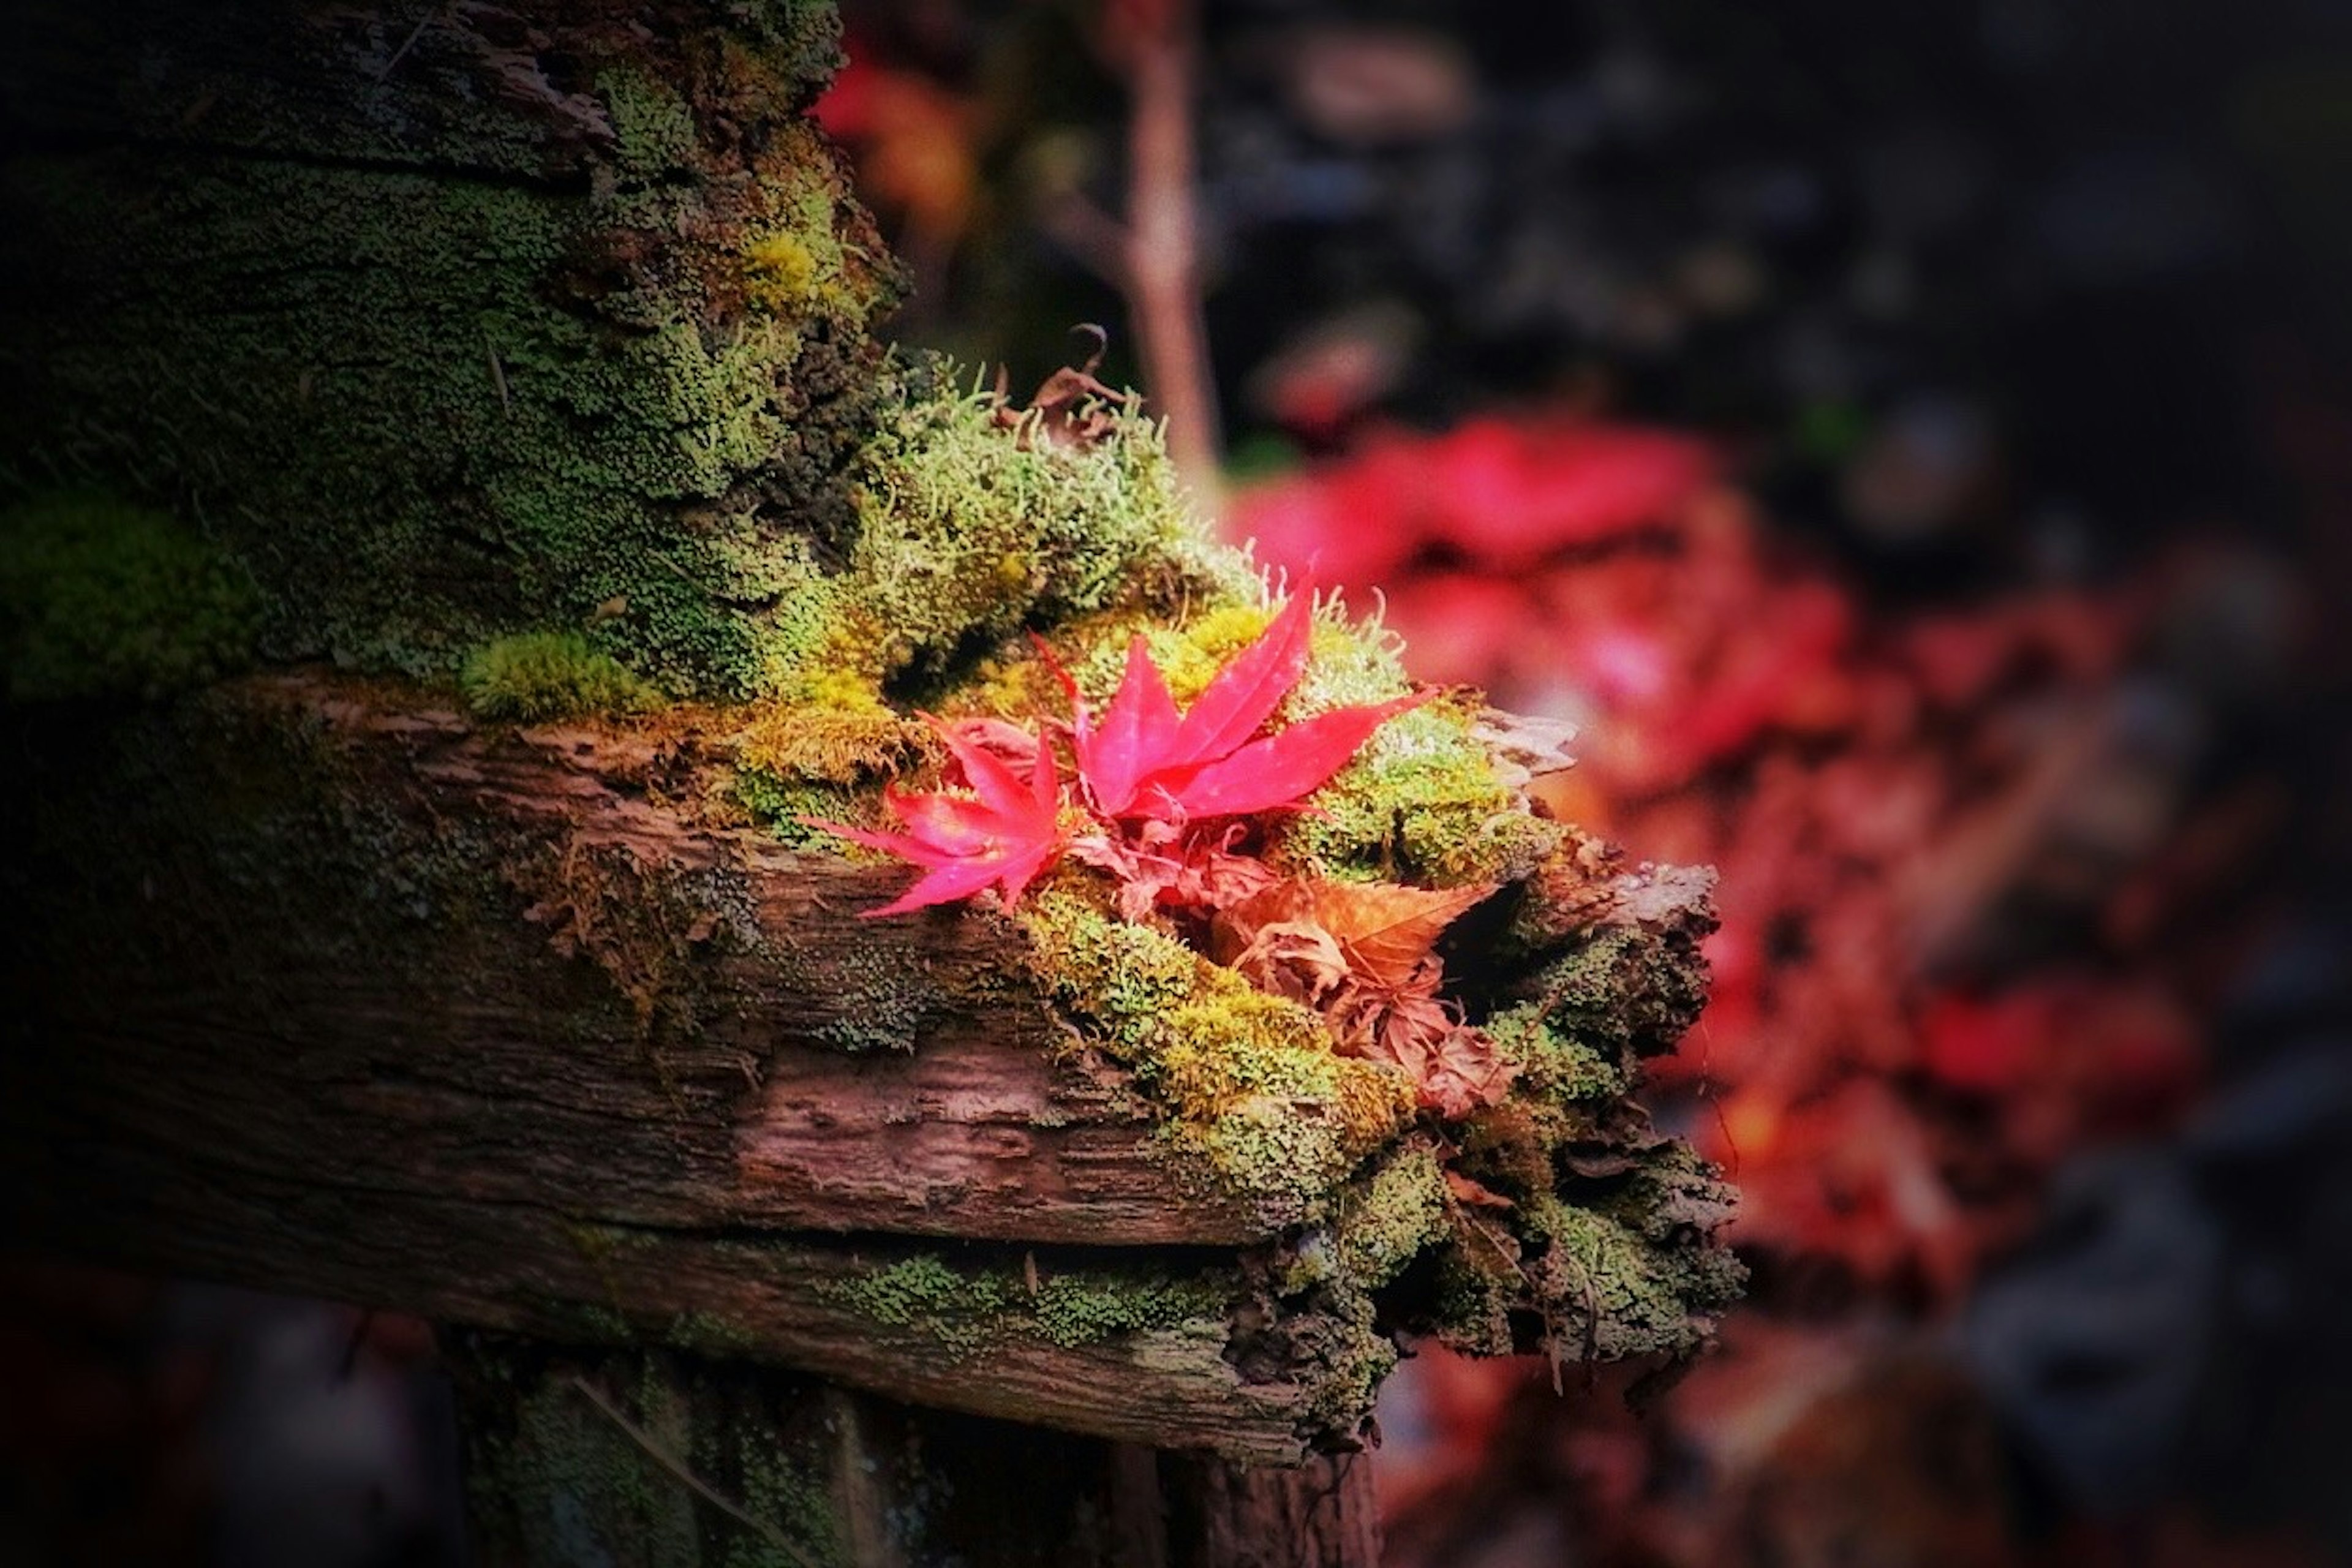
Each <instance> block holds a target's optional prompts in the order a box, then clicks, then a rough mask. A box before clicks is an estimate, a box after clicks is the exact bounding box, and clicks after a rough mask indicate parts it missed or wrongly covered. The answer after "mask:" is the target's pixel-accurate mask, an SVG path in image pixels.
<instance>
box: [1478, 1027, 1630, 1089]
mask: <svg viewBox="0 0 2352 1568" xmlns="http://www.w3.org/2000/svg"><path fill="white" fill-rule="evenodd" d="M1486 1033H1487V1034H1488V1035H1490V1036H1492V1037H1494V1040H1495V1043H1496V1045H1497V1046H1499V1047H1501V1048H1502V1051H1503V1054H1504V1055H1505V1056H1506V1057H1507V1058H1510V1059H1511V1060H1512V1061H1513V1062H1514V1063H1516V1064H1517V1067H1518V1069H1519V1084H1520V1086H1521V1089H1522V1090H1523V1091H1524V1092H1526V1093H1528V1094H1530V1095H1534V1096H1537V1097H1539V1098H1542V1099H1545V1100H1554V1101H1562V1102H1564V1101H1573V1100H1586V1101H1600V1100H1613V1099H1615V1098H1617V1097H1618V1096H1620V1095H1622V1094H1625V1093H1626V1092H1628V1091H1629V1090H1630V1089H1632V1088H1633V1083H1632V1080H1631V1075H1630V1074H1629V1073H1628V1072H1627V1070H1626V1068H1625V1064H1624V1059H1623V1058H1622V1056H1621V1055H1619V1054H1617V1053H1615V1052H1609V1053H1603V1052H1602V1051H1601V1050H1598V1049H1595V1048H1594V1047H1593V1046H1592V1045H1591V1044H1590V1043H1589V1042H1588V1041H1587V1040H1586V1039H1583V1038H1580V1037H1577V1036H1575V1035H1571V1034H1566V1033H1563V1032H1562V1031H1561V1030H1559V1028H1556V1027H1554V1026H1553V1025H1552V1024H1551V1023H1550V1022H1549V1020H1548V1019H1547V1017H1546V1016H1545V1009H1544V1007H1543V1005H1541V1004H1540V1003H1521V1004H1519V1005H1517V1006H1514V1007H1508V1008H1506V1009H1504V1010H1503V1011H1501V1012H1498V1013H1496V1014H1495V1015H1494V1016H1492V1017H1490V1018H1488V1019H1487V1020H1486Z"/></svg>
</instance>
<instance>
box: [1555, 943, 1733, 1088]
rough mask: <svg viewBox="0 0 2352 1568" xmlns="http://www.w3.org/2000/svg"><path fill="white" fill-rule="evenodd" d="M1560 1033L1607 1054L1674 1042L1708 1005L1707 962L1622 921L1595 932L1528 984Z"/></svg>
mask: <svg viewBox="0 0 2352 1568" xmlns="http://www.w3.org/2000/svg"><path fill="white" fill-rule="evenodd" d="M1529 989H1531V990H1532V991H1534V993H1535V994H1537V996H1538V998H1539V1005H1540V1008H1541V1014H1542V1017H1543V1019H1544V1021H1545V1022H1546V1023H1547V1024H1548V1025H1549V1026H1550V1027H1551V1029H1552V1030H1554V1031H1555V1032H1556V1033H1557V1034H1559V1035H1560V1036H1563V1037H1567V1038H1570V1039H1573V1040H1578V1041H1581V1042H1585V1043H1587V1044H1588V1045H1591V1046H1596V1047H1601V1048H1602V1049H1604V1050H1606V1051H1609V1052H1612V1053H1613V1052H1616V1051H1619V1050H1630V1051H1633V1052H1636V1053H1638V1054H1640V1055H1643V1056H1655V1055H1657V1054H1659V1053H1661V1052H1664V1051H1670V1050H1672V1049H1673V1048H1674V1047H1675V1042H1676V1041H1677V1040H1679V1039H1681V1038H1682V1037H1683V1035H1684V1033H1685V1031H1686V1030H1688V1029H1689V1027H1690V1026H1691V1025H1692V1024H1693V1023H1694V1022H1696V1019H1697V1017H1698V1015H1699V1010H1700V1009H1701V1008H1702V1007H1704V1006H1705V1005H1706V961H1705V959H1704V958H1702V957H1701V956H1699V954H1698V953H1697V952H1695V951H1694V952H1675V951H1673V950H1670V949H1664V948H1662V947H1661V944H1660V943H1659V942H1658V941H1657V940H1656V939H1655V938H1654V937H1653V936H1650V935H1647V934H1645V933H1644V932H1643V931H1639V930H1637V929H1631V928H1625V927H1616V928H1609V929H1603V930H1601V931H1594V932H1592V933H1591V934H1590V935H1588V936H1587V937H1585V938H1584V939H1583V940H1581V941H1578V942H1573V943H1572V944H1571V945H1570V947H1569V948H1568V950H1567V951H1566V952H1562V953H1561V954H1560V955H1559V957H1557V958H1555V959H1554V960H1553V961H1552V962H1551V963H1549V964H1547V965H1546V966H1545V967H1544V968H1543V969H1542V970H1541V971H1540V972H1539V973H1538V974H1537V976H1536V979H1535V981H1534V983H1533V984H1532V985H1531V986H1530V987H1529Z"/></svg>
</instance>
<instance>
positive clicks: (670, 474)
mask: <svg viewBox="0 0 2352 1568" xmlns="http://www.w3.org/2000/svg"><path fill="white" fill-rule="evenodd" d="M739 9H740V8H739ZM767 12H775V13H776V14H777V15H778V16H783V15H785V14H786V13H789V18H790V19H789V20H787V21H775V20H774V18H773V17H770V18H769V19H768V20H761V18H760V17H754V16H748V15H744V16H739V17H738V18H737V19H736V20H735V21H733V22H731V23H727V24H721V23H718V22H714V23H713V24H712V26H711V28H710V32H711V33H712V34H713V35H718V34H721V33H722V32H724V31H725V29H726V28H727V27H729V26H732V27H734V28H736V29H737V30H739V31H743V32H745V33H746V35H747V37H746V39H745V40H741V41H744V42H746V44H747V47H746V48H744V49H740V50H738V51H737V53H736V55H735V57H733V58H737V59H738V60H739V62H740V61H741V60H744V59H746V58H748V57H749V55H750V54H751V53H755V52H758V50H760V49H767V50H769V51H770V52H771V53H773V52H774V51H775V49H776V47H777V46H775V45H772V44H771V45H756V46H751V45H749V38H750V37H755V36H757V35H761V34H764V33H768V32H770V31H774V32H775V33H776V37H778V38H779V39H783V38H786V37H789V38H790V39H792V40H793V47H806V48H808V49H812V50H814V49H816V48H817V45H816V42H815V37H814V35H815V33H816V32H822V31H823V30H824V26H829V24H825V23H824V22H823V18H824V11H823V8H818V9H816V10H811V11H808V12H807V13H806V14H805V15H803V12H802V10H801V9H800V8H795V7H789V6H788V7H783V8H782V9H781V10H779V8H776V7H768V8H766V11H763V13H762V15H763V16H765V15H766V14H767ZM730 36H731V35H730ZM705 41H707V42H709V43H713V44H716V43H718V42H719V41H720V40H719V37H710V38H708V39H706V40H705ZM594 47H595V45H594V42H593V37H592V39H591V42H590V43H589V45H588V46H587V49H588V52H589V53H590V54H591V55H592V56H593V52H594ZM640 52H641V51H640ZM827 58H831V46H830V43H829V42H827V43H825V44H824V46H823V47H822V50H821V52H819V53H817V54H812V55H811V56H810V57H809V58H797V57H795V58H783V57H782V55H778V56H777V57H776V58H774V59H773V60H772V64H771V66H770V68H769V71H770V73H771V74H772V75H773V74H776V73H781V75H779V76H777V79H774V80H767V81H763V80H762V79H761V75H762V73H761V71H758V70H753V69H750V68H748V67H747V68H743V69H740V70H736V71H732V72H718V73H706V72H699V71H696V70H684V69H681V70H680V71H679V72H678V73H677V79H656V78H655V77H653V76H649V75H646V74H645V72H644V70H642V69H640V68H634V67H623V66H620V65H617V64H615V63H614V62H610V61H599V60H597V59H595V58H587V59H583V60H582V61H580V62H579V65H580V66H581V68H583V71H586V72H590V73H593V77H594V79H597V80H598V81H599V83H600V86H599V90H598V93H597V95H596V97H595V99H594V100H593V101H588V100H584V97H583V101H582V102H581V103H580V104H579V105H578V106H577V109H578V112H579V113H580V114H581V115H583V117H587V118H589V119H593V118H595V117H597V116H602V117H603V119H604V120H605V121H609V123H610V125H611V127H612V130H613V132H614V143H613V151H612V153H610V155H609V160H608V161H603V162H598V161H596V160H595V159H592V160H591V163H592V166H591V167H590V168H589V169H588V170H587V171H585V172H586V173H587V174H588V175H589V176H590V177H589V178H588V179H586V180H585V182H584V183H583V184H581V185H578V186H574V185H572V184H565V183H559V182H555V181H541V180H539V179H534V178H528V177H517V178H511V179H483V180H470V179H465V178H461V177H453V176H452V175H450V174H447V173H446V172H444V171H442V170H440V169H438V168H432V167H420V168H418V169H416V170H415V172H407V171H404V170H403V169H401V168H399V167H397V166H394V164H393V162H392V161H388V160H372V161H368V162H364V163H363V162H361V161H357V160H355V161H353V162H352V163H340V162H336V161H333V160H329V159H293V158H278V157H271V156H255V157H239V158H233V159H232V158H220V157H213V156H208V155H205V154H203V153H174V152H171V151H168V150H167V151H163V152H161V153H158V152H156V151H154V150H153V149H152V148H147V147H142V148H141V149H139V150H137V151H90V152H71V153H62V152H61V153H44V154H42V155H39V156H28V157H26V158H24V159H19V160H11V161H10V162H9V163H8V165H7V166H6V168H5V171H0V235H5V236H6V237H7V240H6V244H5V248H6V254H5V256H0V261H5V263H6V264H7V267H6V270H7V273H8V276H9V278H10V279H11V288H10V289H8V290H6V291H5V297H0V361H5V363H6V364H7V365H8V366H9V368H10V371H11V376H10V378H9V379H8V380H7V381H6V382H5V384H0V461H5V462H6V463H8V464H9V465H10V466H11V467H14V468H17V469H19V470H20V471H26V472H39V471H56V472H60V473H64V474H67V475H80V474H97V475H102V476H104V477H105V478H106V479H108V481H109V482H110V483H115V484H119V485H121V487H123V488H125V489H127V490H128V491H130V492H132V493H139V494H153V495H163V494H170V495H174V496H187V497H190V498H192V506H193V507H194V509H196V510H197V511H199V512H200V514H201V515H202V516H203V517H204V518H205V520H206V523H207V526H208V528H209V529H210V530H211V531H213V532H214V533H215V536H216V537H217V538H218V539H219V540H220V542H222V544H223V545H224V546H225V547H226V548H228V549H230V550H232V551H234V552H236V554H237V555H238V556H239V557H240V558H241V559H242V560H243V561H244V562H245V563H246V564H247V567H248V568H249V570H250V571H251V573H252V575H253V577H254V579H255V581H256V583H257V585H258V587H259V589H260V598H261V600H262V604H263V624H262V634H263V635H262V651H263V652H264V653H265V654H266V655H268V656H271V657H285V658H314V657H319V656H322V655H323V656H328V657H332V658H335V659H337V660H339V661H341V662H343V663H346V664H352V665H356V666H359V667H362V668H394V669H399V670H404V671H408V672H412V673H415V674H420V675H426V674H431V675H440V674H446V673H447V672H449V671H450V670H452V669H453V668H454V667H455V666H456V664H457V661H458V658H459V657H460V656H461V654H462V651H463V650H464V649H466V648H467V647H472V646H475V645H478V644H479V643H481V642H482V641H484V640H486V639H488V638H490V637H496V636H499V635H500V634H503V633H508V632H512V631H515V630H518V629H521V628H527V627H530V626H583V625H586V624H588V623H589V622H590V620H591V617H592V616H604V618H603V619H600V620H599V621H598V623H597V625H598V631H597V637H598V640H599V641H600V643H603V644H604V646H606V647H608V648H609V649H612V650H614V651H623V650H625V653H626V657H627V658H628V662H629V663H630V665H631V667H632V668H635V669H636V670H638V671H639V672H640V673H641V674H642V675H644V676H646V677H647V678H648V679H652V680H654V681H656V682H657V683H658V684H660V685H661V686H663V687H664V688H666V689H671V690H675V691H680V692H688V691H690V692H697V693H701V694H707V695H715V696H720V697H743V696H750V695H753V694H755V693H757V692H760V691H761V690H763V689H768V686H767V682H768V681H769V679H770V678H771V675H772V672H773V671H774V670H776V669H778V668H790V667H792V666H794V665H796V664H797V663H798V662H800V661H801V660H803V658H805V653H806V647H805V645H806V643H807V641H808V638H809V637H810V636H811V635H812V629H813V628H812V627H811V626H809V625H808V624H807V622H808V620H809V605H807V603H806V602H805V600H806V597H807V595H803V594H800V593H798V592H796V591H795V590H796V589H797V588H799V587H800V586H803V585H804V584H806V583H807V582H808V581H810V580H811V574H812V573H813V572H814V568H812V567H811V566H810V564H809V563H810V561H811V559H812V549H813V546H814V544H815V543H816V542H819V541H837V540H838V539H839V538H840V537H841V536H843V535H844V534H845V532H846V531H848V527H849V520H850V505H849V497H848V481H847V471H846V470H847V468H848V466H849V463H850V461H851V458H852V456H853V454H854V452H855V449H856V447H857V445H858V443H859V442H860V440H861V439H862V438H863V437H864V435H865V433H866V430H867V429H868V427H869V425H870V420H871V416H872V407H873V404H872V399H873V395H874V384H875V373H876V370H877V366H878V363H879V352H878V350H877V349H876V348H875V346H874V345H873V344H872V342H871V341H870V339H869V338H868V336H867V332H868V331H869V329H870V327H871V324H872V322H873V321H874V320H875V319H876V318H877V315H878V313H879V312H880V310H883V309H884V308H886V307H887V304H888V303H889V302H890V301H891V299H892V297H893V295H894V292H895V289H896V275H895V273H894V271H893V270H892V268H891V265H890V264H889V263H888V261H887V258H885V255H884V252H883V250H882V247H881V246H880V244H879V243H878V239H877V237H876V236H875V235H874V233H873V231H872V229H871V226H870V224H869V223H868V221H867V220H866V218H865V217H864V216H863V215H862V214H861V213H860V212H859V211H858V210H857V209H856V206H855V205H854V203H853V202H852V201H851V200H850V198H849V195H848V186H847V182H846V177H845V172H844V170H843V168H842V166H841V164H840V163H839V162H838V160H837V159H836V157H835V154H834V153H832V152H831V151H830V150H829V149H827V148H826V147H825V146H824V143H823V142H822V140H821V138H820V137H819V136H818V135H817V133H816V132H814V130H813V129H812V128H811V127H809V126H808V125H806V124H804V123H801V122H799V121H792V120H788V119H785V118H782V117H783V116H785V115H788V114H789V113H790V112H791V111H792V110H793V108H794V107H796V104H797V101H798V100H800V99H801V98H803V96H804V94H805V91H806V82H807V80H808V77H807V76H806V75H804V74H803V73H804V72H807V71H815V70H821V69H822V68H823V65H822V61H823V60H824V59H827ZM714 93H716V94H718V95H719V96H718V97H717V98H712V97H711V96H710V95H712V94H714ZM730 93H732V94H733V95H734V96H732V97H730V96H728V94H730ZM689 94H695V95H700V97H699V98H698V99H697V100H695V101H692V102H690V101H689V100H688V95H689ZM371 101H373V100H371ZM517 112H520V110H518V111H517ZM465 113H466V114H467V116H472V117H474V118H479V119H483V120H485V121H496V120H497V118H498V117H497V116H496V115H495V114H494V113H492V112H491V111H489V110H481V111H479V112H478V113H477V111H476V110H473V109H471V108H468V109H467V110H466V111H465ZM720 120H723V121H726V122H728V123H730V124H732V125H736V126H738V127H740V128H741V129H742V130H743V131H745V132H747V134H745V135H744V136H743V137H742V139H741V141H740V142H727V143H725V145H724V148H723V149H722V151H720V152H714V151H712V149H711V147H709V146H705V145H702V144H700V143H699V141H698V132H697V130H696V127H697V125H698V123H699V124H710V123H713V122H714V121H720ZM316 129H317V134H320V135H330V136H331V135H336V134H341V133H342V132H344V131H347V130H348V131H349V132H351V133H352V135H354V136H358V137H361V138H362V140H363V139H364V137H365V136H366V135H368V134H372V132H368V130H367V128H366V127H365V126H363V125H354V126H350V127H344V126H340V125H339V126H335V127H327V128H316ZM527 131H528V132H535V133H536V139H537V141H538V142H539V144H540V155H541V156H542V157H543V156H544V155H545V151H546V142H547V137H546V133H545V131H544V128H543V127H540V126H538V125H536V123H535V122H528V123H527V122H506V123H504V127H503V134H505V135H506V136H507V137H508V138H509V140H511V141H514V142H517V143H518V145H520V142H522V141H524V140H525V139H526V138H525V137H524V136H523V134H522V132H527ZM753 132H755V133H756V134H752V133H753ZM485 134H488V132H485ZM719 140H720V139H719V137H718V136H717V134H716V133H715V132H714V134H713V138H712V141H713V143H714V144H715V143H718V142H719ZM746 145H748V146H751V147H755V148H756V149H757V151H756V152H755V153H744V152H743V151H742V148H743V147H744V146H746ZM499 146H501V147H503V146H504V143H499ZM468 149H469V150H468V151H467V153H466V154H465V155H467V156H471V155H473V151H474V150H473V149H472V148H471V144H470V143H469V144H468ZM409 155H410V156H411V157H414V156H415V153H414V151H413V150H412V151H411V153H410V154H409ZM499 156H500V157H502V158H503V157H504V156H506V153H500V154H499ZM747 157H748V159H749V161H750V164H751V167H750V168H749V169H748V170H747V169H746V168H744V167H743V166H742V165H743V163H744V161H745V159H746V158H747ZM519 173H520V172H519ZM747 174H749V175H750V176H751V177H749V178H747V177H746V175H747ZM776 234H788V235H791V236H793V237H795V238H796V239H797V240H798V242H799V243H801V244H802V246H803V248H805V249H807V250H808V251H809V253H810V255H811V257H812V258H814V266H815V272H816V282H815V285H814V291H813V293H812V294H811V296H810V298H809V301H808V305H807V308H806V309H804V310H794V311H793V312H791V313H790V314H788V315H780V314H777V313H775V312H772V311H771V312H765V313H762V312H748V311H747V310H746V308H745V305H744V303H743V300H742V268H743V263H742V260H741V251H742V249H743V247H744V246H745V245H746V244H747V243H756V242H757V241H758V240H759V239H760V238H761V237H763V236H772V235H776ZM19 371H21V372H22V374H16V373H17V372H19Z"/></svg>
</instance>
